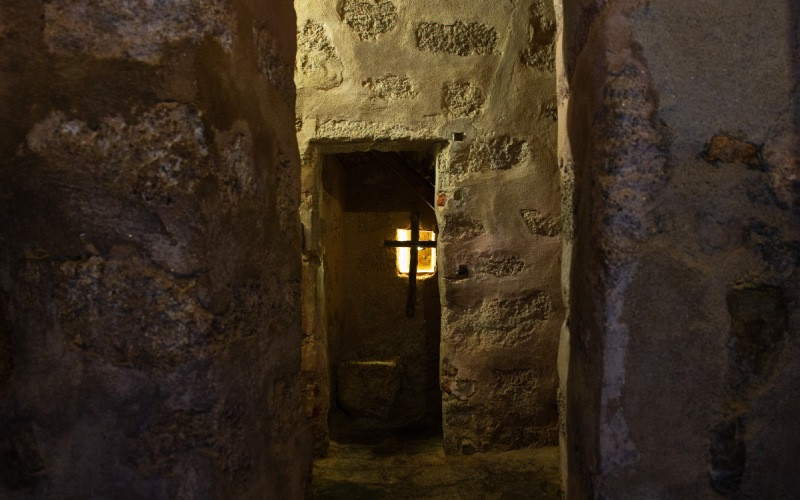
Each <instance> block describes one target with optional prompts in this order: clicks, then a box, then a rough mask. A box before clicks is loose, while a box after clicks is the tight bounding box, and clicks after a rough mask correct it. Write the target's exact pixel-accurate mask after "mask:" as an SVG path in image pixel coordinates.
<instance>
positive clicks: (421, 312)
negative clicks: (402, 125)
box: [319, 151, 442, 443]
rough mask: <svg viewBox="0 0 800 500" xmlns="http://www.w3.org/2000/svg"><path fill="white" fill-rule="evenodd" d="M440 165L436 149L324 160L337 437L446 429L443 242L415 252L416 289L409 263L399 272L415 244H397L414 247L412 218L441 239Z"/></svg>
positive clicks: (325, 267)
mask: <svg viewBox="0 0 800 500" xmlns="http://www.w3.org/2000/svg"><path fill="white" fill-rule="evenodd" d="M433 165H434V157H433V155H432V154H431V153H428V152H397V151H392V152H378V151H368V152H355V153H338V154H327V155H324V156H323V158H322V161H321V178H320V181H321V182H320V189H319V191H320V193H319V194H320V199H319V219H320V223H321V226H322V227H321V237H320V240H321V241H320V243H321V266H322V276H323V283H322V287H323V294H322V295H323V296H324V300H325V307H324V309H325V320H324V322H325V330H326V331H327V360H328V368H329V374H328V377H329V394H330V409H329V413H328V428H329V432H330V439H331V440H332V441H335V442H339V443H341V442H364V441H369V440H383V439H385V438H387V437H398V438H402V437H413V436H427V437H431V436H435V435H441V418H442V417H441V392H440V389H439V369H438V365H439V342H440V325H441V306H440V302H439V287H438V276H437V274H436V272H435V266H434V263H433V262H430V259H431V257H432V254H433V252H432V250H434V249H431V248H423V249H422V251H420V250H419V249H416V251H417V252H418V259H417V260H418V262H417V266H416V267H415V269H416V270H417V273H416V277H415V278H416V279H414V280H413V281H414V287H413V290H410V289H409V287H410V281H409V271H408V267H407V266H408V262H406V268H405V269H401V270H399V269H398V253H399V254H401V256H405V257H406V258H407V257H408V255H409V254H410V248H409V247H408V246H405V247H403V246H391V243H390V242H395V243H399V244H401V245H402V244H407V243H405V242H404V241H403V238H402V237H398V230H408V231H409V232H410V230H411V227H412V221H411V219H412V218H413V217H418V222H417V223H416V224H417V228H418V233H419V238H418V240H419V241H424V240H426V239H435V233H436V231H437V226H436V216H435V214H434V211H433V208H432V207H431V206H430V204H431V203H432V202H433V183H432V182H433V179H434V176H435V174H434V172H433V168H434V167H433ZM426 233H427V234H426ZM426 236H427V237H426ZM409 238H410V236H409ZM422 244H424V243H420V245H422ZM398 251H399V252H398ZM434 255H435V254H434ZM426 258H427V260H428V261H426ZM426 269H427V270H429V271H433V272H425V270H426ZM412 293H413V295H412ZM409 297H411V298H409Z"/></svg>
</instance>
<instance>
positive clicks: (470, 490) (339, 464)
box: [312, 436, 561, 500]
mask: <svg viewBox="0 0 800 500" xmlns="http://www.w3.org/2000/svg"><path fill="white" fill-rule="evenodd" d="M312 490H313V498H315V499H348V500H356V499H372V498H398V499H400V498H403V499H406V498H414V499H415V498H441V499H462V498H463V499H470V498H476V499H477V498H481V499H523V498H525V499H546V500H550V499H559V498H561V490H560V486H559V470H558V448H557V447H550V448H542V449H527V450H514V451H507V452H502V453H477V454H473V455H466V456H465V455H460V456H451V457H446V456H445V455H444V452H443V451H442V445H441V438H440V437H431V436H425V437H413V438H399V437H397V436H389V437H385V436H381V437H377V438H376V439H375V440H373V442H371V443H370V442H366V443H365V442H360V443H348V444H340V443H335V442H331V444H330V452H329V455H328V458H324V459H319V460H316V461H315V462H314V477H313V487H312Z"/></svg>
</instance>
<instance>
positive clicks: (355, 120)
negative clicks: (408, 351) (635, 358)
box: [296, 0, 564, 453]
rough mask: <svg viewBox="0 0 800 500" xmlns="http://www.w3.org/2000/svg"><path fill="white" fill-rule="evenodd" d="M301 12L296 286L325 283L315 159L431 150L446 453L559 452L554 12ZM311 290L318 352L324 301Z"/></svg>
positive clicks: (357, 8) (400, 8)
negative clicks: (554, 447)
mask: <svg viewBox="0 0 800 500" xmlns="http://www.w3.org/2000/svg"><path fill="white" fill-rule="evenodd" d="M296 8H297V11H298V36H299V49H298V58H297V78H296V82H297V84H298V120H297V123H298V136H299V139H300V149H301V155H302V156H304V157H305V158H307V161H304V166H303V169H304V174H303V178H304V180H303V205H302V208H301V216H302V217H303V221H304V225H305V226H306V229H307V237H306V241H307V243H308V248H306V256H305V258H304V263H305V266H306V267H305V269H304V272H305V276H319V272H320V269H319V265H318V261H317V257H318V256H317V254H316V252H317V251H318V248H319V241H320V240H319V235H318V232H317V229H315V228H317V227H318V226H319V217H318V206H317V204H316V203H317V202H316V201H315V197H316V193H317V192H318V190H319V188H318V183H319V180H320V179H319V175H318V174H315V173H314V172H315V168H317V167H315V166H314V161H315V160H314V159H315V158H316V156H317V155H318V154H319V152H320V151H322V152H331V151H348V150H350V151H353V150H366V149H370V148H374V149H384V150H406V149H414V150H419V149H428V150H435V151H437V152H438V160H437V163H438V166H437V181H436V182H437V184H436V189H437V196H436V198H437V203H438V206H437V210H436V216H437V220H438V223H439V229H440V244H439V249H440V252H439V264H440V272H441V277H440V290H441V300H442V332H441V336H442V344H441V356H442V360H441V365H440V376H441V384H442V390H443V393H444V396H443V398H444V399H443V419H444V422H443V427H444V443H445V449H446V451H447V452H448V453H461V452H464V453H470V452H473V451H476V450H477V451H488V450H500V449H505V448H512V447H522V446H529V445H550V444H555V442H556V439H557V426H558V424H557V408H556V389H557V376H556V354H557V344H558V336H559V333H558V332H559V327H560V325H561V323H562V321H563V314H564V313H563V311H564V309H563V305H562V300H561V292H560V286H559V280H560V276H559V273H560V254H561V242H560V227H559V223H558V221H559V217H560V201H559V187H558V174H557V164H556V156H555V150H556V121H555V102H556V100H555V74H554V70H553V63H552V53H553V36H554V34H555V30H554V22H555V21H554V13H553V8H552V5H551V3H550V2H549V1H540V0H527V1H523V2H516V1H510V0H509V1H502V2H499V3H498V4H497V5H494V6H493V8H492V9H487V8H486V6H485V3H484V2H478V1H467V2H460V3H459V4H458V5H457V6H455V5H450V4H441V3H430V2H402V3H400V2H392V1H390V0H386V1H383V0H382V1H355V0H354V1H348V2H342V3H340V8H339V9H337V8H336V5H334V2H327V3H320V2H315V1H311V0H302V1H298V2H297V3H296ZM460 268H462V269H465V270H466V271H465V273H461V274H459V269H460ZM305 282H306V283H307V286H305V287H304V293H305V294H306V297H304V303H305V304H307V305H309V306H311V307H310V308H307V309H306V312H305V313H304V317H305V319H304V325H307V326H306V328H305V330H304V331H305V334H306V335H307V337H306V339H307V340H306V345H307V346H317V347H313V348H312V347H309V349H308V351H312V350H313V349H318V348H319V339H320V338H323V337H324V332H322V328H323V326H322V325H321V324H320V323H319V322H316V323H315V321H318V320H316V319H315V318H318V317H319V315H318V314H317V313H315V310H316V309H315V308H317V309H318V308H319V307H321V306H320V304H321V303H322V302H324V297H322V295H321V294H320V293H319V288H318V287H317V288H315V285H314V284H315V283H316V282H317V281H316V278H314V279H311V278H306V281H305ZM312 297H313V298H312ZM307 359H314V358H313V356H308V358H307ZM307 368H308V369H309V371H311V372H313V371H314V370H319V369H320V368H315V367H313V366H309V367H307ZM312 399H313V398H312ZM309 407H310V408H312V410H311V413H313V414H317V413H318V409H319V408H320V407H321V406H320V403H319V401H317V403H316V404H311V405H309Z"/></svg>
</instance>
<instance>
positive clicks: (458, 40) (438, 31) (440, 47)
mask: <svg viewBox="0 0 800 500" xmlns="http://www.w3.org/2000/svg"><path fill="white" fill-rule="evenodd" d="M495 45H497V32H496V31H495V29H494V28H492V27H491V26H486V25H485V24H483V23H469V24H467V23H464V22H461V21H456V22H455V23H454V24H449V25H448V24H440V23H420V25H419V26H418V27H417V47H418V48H419V49H420V50H429V51H431V52H444V53H447V54H456V55H459V56H468V55H471V54H477V55H483V54H492V53H493V52H494V48H495Z"/></svg>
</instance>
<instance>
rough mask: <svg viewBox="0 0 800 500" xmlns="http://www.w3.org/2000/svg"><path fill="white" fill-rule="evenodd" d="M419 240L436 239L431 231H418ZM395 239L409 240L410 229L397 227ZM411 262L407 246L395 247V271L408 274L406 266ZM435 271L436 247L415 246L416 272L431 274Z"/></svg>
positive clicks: (409, 250)
mask: <svg viewBox="0 0 800 500" xmlns="http://www.w3.org/2000/svg"><path fill="white" fill-rule="evenodd" d="M419 240H420V241H436V234H435V233H434V232H433V231H420V232H419ZM397 241H411V230H410V229H398V230H397ZM410 262H411V249H410V248H409V247H397V272H398V273H400V274H408V266H409V263H410ZM434 272H436V249H435V248H423V247H417V274H418V275H419V274H433V273H434Z"/></svg>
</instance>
